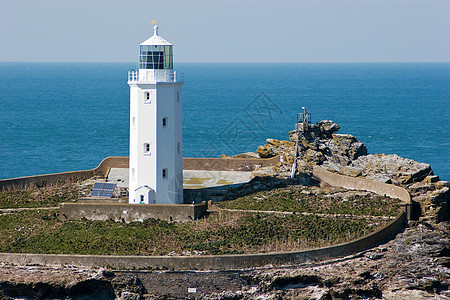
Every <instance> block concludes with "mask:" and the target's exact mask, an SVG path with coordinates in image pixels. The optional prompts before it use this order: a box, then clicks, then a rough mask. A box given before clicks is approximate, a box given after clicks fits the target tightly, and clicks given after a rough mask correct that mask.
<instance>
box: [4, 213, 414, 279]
mask: <svg viewBox="0 0 450 300" xmlns="http://www.w3.org/2000/svg"><path fill="white" fill-rule="evenodd" d="M404 222H405V213H404V212H402V213H401V214H400V215H399V216H398V217H397V218H396V219H395V220H393V221H392V222H391V223H389V224H388V225H386V226H385V227H383V228H381V229H380V230H378V231H376V232H375V233H373V234H370V235H368V236H365V237H362V238H359V239H357V240H354V241H351V242H348V243H343V244H339V245H333V246H330V247H323V248H316V249H311V250H304V251H291V252H278V253H263V254H244V255H204V256H203V255H200V256H108V255H62V254H24V253H0V262H7V263H10V264H11V263H12V264H18V265H49V266H64V265H77V266H86V267H103V268H113V269H138V270H139V269H141V270H142V269H143V270H145V269H147V270H148V269H163V270H164V269H165V270H226V269H242V268H254V267H261V266H266V265H272V266H273V265H278V266H279V265H289V264H298V263H302V262H308V261H313V260H324V259H329V258H334V257H340V256H346V255H350V254H352V253H356V252H359V251H361V250H363V249H368V248H372V247H374V246H376V245H378V244H380V243H382V242H384V241H386V240H388V239H390V238H392V237H393V236H394V235H395V234H396V233H398V232H399V231H401V230H402V229H403V228H404Z"/></svg>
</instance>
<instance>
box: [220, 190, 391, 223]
mask: <svg viewBox="0 0 450 300" xmlns="http://www.w3.org/2000/svg"><path fill="white" fill-rule="evenodd" d="M312 191H313V190H311V189H307V188H305V187H303V186H289V187H286V188H281V189H276V190H271V191H267V190H266V191H260V192H258V193H255V194H251V195H247V196H244V197H240V198H238V199H235V200H229V201H224V202H220V203H217V205H218V206H219V207H220V208H228V209H244V210H246V209H247V210H265V211H267V210H272V211H291V212H310V213H323V214H351V215H368V216H396V215H397V214H398V212H399V206H398V203H399V200H397V199H392V198H389V197H384V196H378V195H375V194H367V195H365V196H358V195H354V196H350V197H343V196H342V193H335V194H334V195H331V196H330V195H325V194H323V193H318V194H316V193H314V192H312Z"/></svg>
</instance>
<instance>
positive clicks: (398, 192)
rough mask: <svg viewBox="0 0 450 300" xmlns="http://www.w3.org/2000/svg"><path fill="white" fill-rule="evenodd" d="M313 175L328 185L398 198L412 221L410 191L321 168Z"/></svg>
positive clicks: (315, 168) (317, 168)
mask: <svg viewBox="0 0 450 300" xmlns="http://www.w3.org/2000/svg"><path fill="white" fill-rule="evenodd" d="M313 175H314V176H315V177H317V178H319V179H320V181H322V182H325V183H328V184H329V185H333V186H338V187H343V188H346V189H353V190H362V191H369V192H373V193H376V194H378V195H381V196H388V197H391V198H398V199H400V200H401V201H402V204H401V205H402V206H403V207H404V209H405V212H406V216H407V219H408V220H410V219H411V196H410V195H409V193H408V191H407V190H406V189H404V188H402V187H399V186H396V185H393V184H387V183H383V182H378V181H373V180H368V179H364V178H357V177H350V176H344V175H340V174H336V173H331V172H328V171H327V170H325V169H324V168H322V167H320V166H314V169H313Z"/></svg>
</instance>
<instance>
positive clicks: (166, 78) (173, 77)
mask: <svg viewBox="0 0 450 300" xmlns="http://www.w3.org/2000/svg"><path fill="white" fill-rule="evenodd" d="M128 82H184V76H183V73H182V72H177V71H174V70H143V71H141V72H139V71H135V70H130V71H128Z"/></svg>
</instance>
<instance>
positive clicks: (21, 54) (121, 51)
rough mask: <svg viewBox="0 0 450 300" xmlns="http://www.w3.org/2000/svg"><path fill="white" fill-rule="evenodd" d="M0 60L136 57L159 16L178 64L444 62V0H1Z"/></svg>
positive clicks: (448, 6)
mask: <svg viewBox="0 0 450 300" xmlns="http://www.w3.org/2000/svg"><path fill="white" fill-rule="evenodd" d="M0 7H1V10H0V41H1V47H0V61H43V62H46V61H63V62H69V61H75V62H120V61H126V62H134V61H136V60H137V57H138V45H139V43H141V42H142V41H144V40H145V39H147V38H148V37H150V36H151V35H152V34H153V32H152V24H151V21H152V20H157V23H158V25H159V27H160V30H159V32H160V35H161V36H163V37H164V38H166V39H167V40H169V41H170V42H172V43H173V44H174V45H175V49H174V51H175V61H178V62H360V61H363V62H378V61H382V62H385V61H387V62H428V61H447V62H448V61H450V32H449V31H450V18H448V15H449V14H450V1H448V0H420V1H417V0H389V1H385V0H372V1H369V0H340V1H336V0H315V1H312V0H311V1H303V0H299V1H286V0H281V1H266V0H261V1H257V0H255V1H250V0H242V1H235V0H229V1H218V0H216V1H212V0H208V1H206V0H193V1H181V0H180V1H175V0H158V1H151V0H147V1H143V0H128V1H126V0H121V1H118V0H107V1H106V0H98V1H95V0H90V1H87V0H39V1H36V0H14V1H12V0H0Z"/></svg>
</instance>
